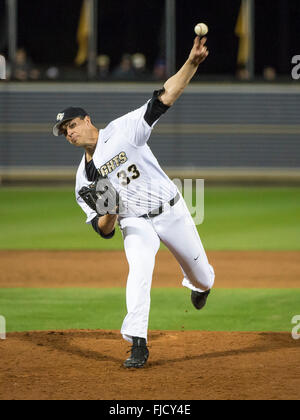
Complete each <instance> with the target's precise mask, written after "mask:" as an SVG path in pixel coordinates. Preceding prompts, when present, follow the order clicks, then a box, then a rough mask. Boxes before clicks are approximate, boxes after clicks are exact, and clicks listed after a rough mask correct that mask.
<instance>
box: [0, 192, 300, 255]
mask: <svg viewBox="0 0 300 420" xmlns="http://www.w3.org/2000/svg"><path fill="white" fill-rule="evenodd" d="M198 228H199V232H200V236H201V238H202V241H203V244H204V246H205V248H206V249H207V250H300V240H299V238H300V188H234V187H231V188H228V187H224V188H206V189H205V220H204V223H203V224H202V225H200V226H199V227H198ZM0 249H58V250H63V249H69V250H74V249H107V250H116V249H123V241H122V237H121V234H120V231H119V230H118V231H117V234H116V236H115V238H114V239H113V240H109V241H106V240H103V239H101V238H100V237H98V236H97V235H96V234H95V233H94V232H93V230H92V228H91V227H90V226H86V225H85V214H84V213H83V212H82V210H81V209H80V208H79V207H78V205H77V204H76V202H75V198H74V191H73V189H71V188H68V189H63V188H61V189H53V188H44V189H40V188H23V189H16V188H10V189H8V188H2V189H0Z"/></svg>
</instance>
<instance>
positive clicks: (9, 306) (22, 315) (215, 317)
mask: <svg viewBox="0 0 300 420" xmlns="http://www.w3.org/2000/svg"><path fill="white" fill-rule="evenodd" d="M299 301H300V289H289V290H287V289H284V290H279V289H233V290H226V289H215V290H214V291H213V293H212V294H211V296H210V297H209V304H208V305H207V307H206V308H205V309H204V310H203V311H201V312H198V311H196V310H195V309H194V308H193V307H192V305H191V303H190V292H189V291H188V290H186V289H153V290H152V304H151V314H150V330H182V328H183V327H184V329H185V330H207V331H291V329H292V324H291V320H292V318H293V316H294V315H297V314H299V309H300V308H299ZM0 314H1V315H3V316H5V318H6V322H7V331H8V332H12V331H32V330H58V329H73V328H74V329H113V330H119V329H120V327H121V323H122V320H123V317H124V316H125V314H126V307H125V290H124V289H118V288H115V289H80V288H77V289H20V288H19V289H18V288H16V289H1V292H0Z"/></svg>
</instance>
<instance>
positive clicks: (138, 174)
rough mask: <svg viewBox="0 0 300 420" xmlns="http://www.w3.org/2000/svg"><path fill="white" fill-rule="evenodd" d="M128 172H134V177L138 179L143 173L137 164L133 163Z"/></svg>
mask: <svg viewBox="0 0 300 420" xmlns="http://www.w3.org/2000/svg"><path fill="white" fill-rule="evenodd" d="M128 172H132V174H133V175H132V179H137V178H139V177H140V176H141V174H140V173H139V171H138V169H137V167H136V166H135V165H131V166H129V168H128Z"/></svg>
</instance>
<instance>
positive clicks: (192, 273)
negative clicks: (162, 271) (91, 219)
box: [119, 198, 215, 342]
mask: <svg viewBox="0 0 300 420" xmlns="http://www.w3.org/2000/svg"><path fill="white" fill-rule="evenodd" d="M119 224H120V228H121V230H122V233H123V238H124V247H125V253H126V257H127V261H128V264H129V276H128V280H127V288H126V303H127V312H128V313H127V316H126V317H125V319H124V322H123V325H122V328H121V334H122V335H123V337H124V339H125V340H127V341H129V342H132V337H141V338H145V339H146V340H147V332H148V322H149V313H150V291H151V284H152V276H153V271H154V265H155V257H156V254H157V252H158V250H159V247H160V241H162V242H163V243H164V244H165V245H166V246H167V247H168V249H169V250H170V251H171V252H172V253H173V255H174V256H175V258H176V259H177V261H178V262H179V264H180V266H181V269H182V271H183V275H184V279H183V282H182V284H183V286H185V287H187V288H189V289H191V290H197V291H200V292H201V291H205V290H208V289H211V288H212V287H213V284H214V279H215V273H214V269H213V267H212V266H211V265H210V264H209V262H208V259H207V256H206V253H205V251H204V248H203V245H202V242H201V239H200V237H199V235H198V231H197V228H196V226H195V224H194V221H193V219H192V217H191V215H190V212H189V210H188V208H187V206H186V203H185V201H184V199H183V198H181V199H180V200H179V202H178V203H177V204H175V206H174V207H170V205H169V204H166V205H165V209H164V212H163V213H162V214H161V215H158V216H156V217H154V218H150V219H144V218H142V217H139V218H138V217H125V218H122V219H120V221H119Z"/></svg>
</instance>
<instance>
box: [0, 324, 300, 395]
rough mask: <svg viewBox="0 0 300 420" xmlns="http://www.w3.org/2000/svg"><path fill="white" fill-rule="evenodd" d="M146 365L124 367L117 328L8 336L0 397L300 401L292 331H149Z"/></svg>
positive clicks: (299, 358) (0, 345)
mask: <svg viewBox="0 0 300 420" xmlns="http://www.w3.org/2000/svg"><path fill="white" fill-rule="evenodd" d="M149 344H150V359H149V363H148V365H147V367H146V368H144V369H140V370H126V369H125V368H123V367H122V363H123V361H124V359H125V357H127V356H128V355H126V351H127V350H128V349H129V346H128V344H127V343H126V342H124V341H123V340H122V339H121V338H120V335H119V333H118V332H116V331H111V332H109V331H62V332H58V331H56V332H32V333H11V334H8V337H7V340H5V341H2V342H0V359H1V369H0V377H1V381H0V399H1V400H3V399H9V400H11V399H22V400H29V399H47V400H48V399H51V400H53V399H59V400H61V399H76V400H77V399H93V400H94V399H99V400H105V399H108V400H113V399H117V400H122V399H123V400H128V399H129V400H131V399H135V400H151V399H158V400H160V399H163V400H177V399H178V400H201V399H269V400H273V399H274V400H275V399H294V400H297V399H299V398H300V353H299V342H297V341H295V340H293V339H292V337H291V335H290V334H288V333H237V332H200V331H192V332H152V333H150V343H149Z"/></svg>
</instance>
